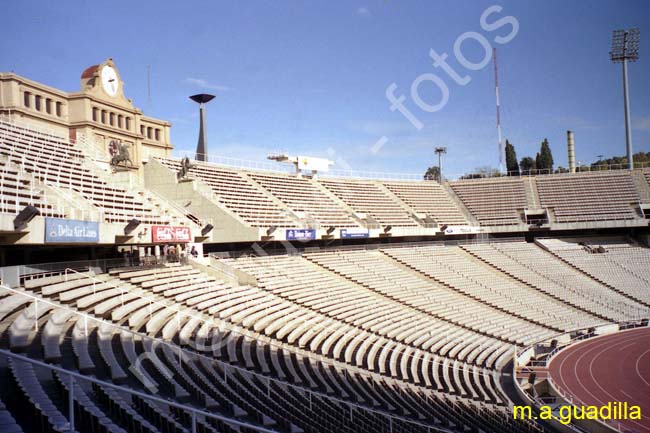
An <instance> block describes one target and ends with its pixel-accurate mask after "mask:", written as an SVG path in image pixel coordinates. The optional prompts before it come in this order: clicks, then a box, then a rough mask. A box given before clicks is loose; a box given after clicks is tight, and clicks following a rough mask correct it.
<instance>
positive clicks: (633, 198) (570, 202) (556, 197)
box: [537, 170, 639, 222]
mask: <svg viewBox="0 0 650 433" xmlns="http://www.w3.org/2000/svg"><path fill="white" fill-rule="evenodd" d="M537 191H538V192H539V199H540V202H541V205H542V206H543V207H546V208H552V209H553V210H554V213H555V219H556V221H557V222H579V221H606V220H622V219H633V218H635V217H636V216H637V215H636V212H635V211H634V209H633V208H632V207H631V206H630V205H633V204H637V205H638V203H639V194H638V193H637V191H636V189H635V187H634V182H633V181H632V177H631V176H630V173H629V172H627V171H625V170H617V171H602V172H590V173H581V174H567V175H558V176H538V177H537Z"/></svg>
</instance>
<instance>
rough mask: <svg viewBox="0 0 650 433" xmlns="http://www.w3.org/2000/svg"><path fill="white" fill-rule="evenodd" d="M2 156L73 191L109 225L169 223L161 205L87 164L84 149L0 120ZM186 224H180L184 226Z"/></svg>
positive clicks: (23, 168)
mask: <svg viewBox="0 0 650 433" xmlns="http://www.w3.org/2000/svg"><path fill="white" fill-rule="evenodd" d="M0 154H2V155H5V156H6V157H7V159H8V161H10V162H11V163H13V164H14V165H18V166H21V168H22V170H24V171H25V172H27V173H32V174H33V175H34V177H36V178H37V179H39V180H40V181H42V182H45V183H46V184H48V185H52V186H55V187H58V188H62V189H67V190H72V191H74V192H75V193H76V194H78V196H77V198H79V199H81V200H88V201H89V202H90V203H91V204H92V205H93V206H95V207H96V208H97V209H98V210H99V213H100V214H101V215H103V218H104V220H105V221H106V222H119V223H124V222H127V221H129V220H130V219H132V218H137V219H139V220H140V221H141V222H142V223H144V224H166V223H168V222H169V221H170V217H169V216H167V215H164V212H163V211H162V209H161V208H162V207H163V206H162V204H161V203H158V202H156V201H155V200H153V199H151V198H145V197H144V196H140V197H138V196H135V195H133V194H132V193H130V192H126V191H124V190H123V189H120V188H115V187H112V186H110V185H109V184H108V183H107V182H106V181H104V180H103V179H101V178H100V177H98V176H96V175H95V174H94V173H93V172H92V171H91V170H90V169H89V168H88V167H87V166H86V165H84V163H83V160H84V156H83V153H82V152H81V150H79V149H77V148H75V147H74V146H73V145H71V144H70V143H68V142H66V141H64V140H63V139H61V138H57V137H54V136H52V135H46V134H42V133H39V132H35V131H32V130H30V129H26V128H22V127H19V126H16V125H13V124H9V123H5V122H2V121H0ZM182 223H183V221H181V224H182Z"/></svg>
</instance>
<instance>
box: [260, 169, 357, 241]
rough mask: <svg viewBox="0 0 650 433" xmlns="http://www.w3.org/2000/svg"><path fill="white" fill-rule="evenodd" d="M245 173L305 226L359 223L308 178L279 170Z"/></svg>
mask: <svg viewBox="0 0 650 433" xmlns="http://www.w3.org/2000/svg"><path fill="white" fill-rule="evenodd" d="M248 175H249V176H250V177H251V178H252V179H254V180H255V181H256V182H257V183H258V184H259V185H261V186H262V187H263V188H264V189H266V190H267V191H269V192H270V193H271V194H273V195H274V196H275V197H277V198H278V199H279V200H280V201H282V202H283V203H284V204H285V205H287V206H288V207H289V208H290V209H291V210H292V211H293V212H294V214H296V215H299V216H300V217H301V219H302V220H304V221H305V222H306V223H307V225H308V226H313V227H316V228H318V227H321V226H322V227H358V226H359V225H358V224H357V223H356V222H355V221H354V220H353V219H352V218H351V216H350V215H349V212H347V211H346V210H345V209H344V208H342V207H341V206H340V205H339V204H338V203H336V202H335V201H334V200H332V199H331V198H330V197H329V196H328V195H326V194H325V193H324V192H323V191H321V190H320V189H319V188H318V187H317V186H316V185H315V184H313V183H312V182H311V181H310V180H309V179H305V178H303V177H297V176H292V175H289V174H279V173H261V172H248Z"/></svg>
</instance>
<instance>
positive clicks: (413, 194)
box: [382, 181, 469, 225]
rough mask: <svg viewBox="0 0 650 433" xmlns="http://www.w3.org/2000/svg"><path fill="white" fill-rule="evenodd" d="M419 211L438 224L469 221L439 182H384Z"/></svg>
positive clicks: (456, 223) (457, 223) (464, 223)
mask: <svg viewBox="0 0 650 433" xmlns="http://www.w3.org/2000/svg"><path fill="white" fill-rule="evenodd" d="M382 183H383V185H384V186H385V187H386V188H388V189H389V190H390V192H392V193H393V194H395V195H396V196H397V197H398V198H399V199H400V200H402V201H403V202H404V203H406V204H407V205H408V206H409V207H410V208H411V209H413V210H414V211H416V212H417V213H420V214H424V215H426V216H428V217H430V218H433V219H434V220H435V221H436V222H437V223H438V225H443V224H447V225H467V224H469V222H468V221H467V218H465V216H464V215H463V213H462V212H461V211H460V210H459V209H458V207H457V206H456V204H454V202H453V201H452V200H451V199H450V198H449V196H448V194H447V191H445V190H444V188H443V187H442V186H440V184H439V183H438V182H434V181H421V182H382Z"/></svg>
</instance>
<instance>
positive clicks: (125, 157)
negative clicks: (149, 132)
mask: <svg viewBox="0 0 650 433" xmlns="http://www.w3.org/2000/svg"><path fill="white" fill-rule="evenodd" d="M122 163H123V164H124V166H125V167H128V166H129V165H133V162H132V161H131V155H130V153H129V145H128V144H121V145H120V147H119V150H118V152H117V154H115V155H113V157H112V158H111V167H119V166H120V164H122Z"/></svg>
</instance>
